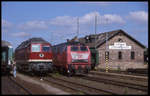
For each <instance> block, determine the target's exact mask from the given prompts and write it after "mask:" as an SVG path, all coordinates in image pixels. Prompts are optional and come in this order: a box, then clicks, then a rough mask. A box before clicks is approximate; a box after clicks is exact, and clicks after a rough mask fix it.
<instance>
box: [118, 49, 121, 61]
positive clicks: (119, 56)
mask: <svg viewBox="0 0 150 96" xmlns="http://www.w3.org/2000/svg"><path fill="white" fill-rule="evenodd" d="M118 59H122V52H120V51H119V52H118Z"/></svg>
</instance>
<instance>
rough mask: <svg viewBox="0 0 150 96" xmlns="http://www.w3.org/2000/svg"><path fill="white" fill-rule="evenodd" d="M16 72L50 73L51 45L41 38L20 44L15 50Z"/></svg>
mask: <svg viewBox="0 0 150 96" xmlns="http://www.w3.org/2000/svg"><path fill="white" fill-rule="evenodd" d="M15 61H16V66H17V69H18V70H21V71H26V72H31V73H35V72H50V71H52V48H51V44H50V43H49V42H47V41H45V40H43V39H42V38H31V39H29V40H26V41H24V42H22V43H21V44H20V45H19V46H18V47H17V48H16V50H15Z"/></svg>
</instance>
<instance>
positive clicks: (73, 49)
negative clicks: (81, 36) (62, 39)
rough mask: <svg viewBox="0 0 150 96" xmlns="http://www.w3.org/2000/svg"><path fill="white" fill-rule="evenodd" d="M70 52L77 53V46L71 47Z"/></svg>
mask: <svg viewBox="0 0 150 96" xmlns="http://www.w3.org/2000/svg"><path fill="white" fill-rule="evenodd" d="M71 51H79V48H78V46H72V47H71Z"/></svg>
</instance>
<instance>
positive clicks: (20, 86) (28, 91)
mask: <svg viewBox="0 0 150 96" xmlns="http://www.w3.org/2000/svg"><path fill="white" fill-rule="evenodd" d="M8 78H9V79H10V80H11V81H12V82H13V83H14V84H16V85H17V86H18V87H19V88H20V89H22V90H23V91H24V92H25V94H27V95H32V92H31V91H30V90H28V89H27V88H25V87H24V86H22V85H21V84H20V83H18V82H17V81H16V80H14V79H13V78H12V77H8Z"/></svg>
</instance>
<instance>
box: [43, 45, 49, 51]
mask: <svg viewBox="0 0 150 96" xmlns="http://www.w3.org/2000/svg"><path fill="white" fill-rule="evenodd" d="M42 51H43V52H49V51H50V46H43V47H42Z"/></svg>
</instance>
